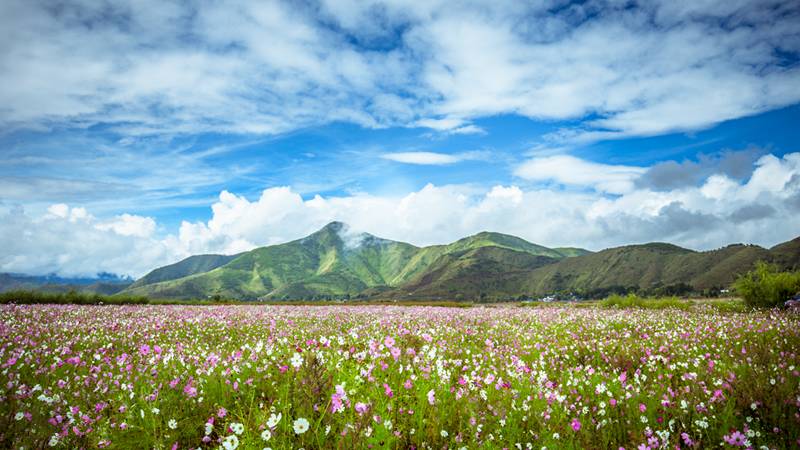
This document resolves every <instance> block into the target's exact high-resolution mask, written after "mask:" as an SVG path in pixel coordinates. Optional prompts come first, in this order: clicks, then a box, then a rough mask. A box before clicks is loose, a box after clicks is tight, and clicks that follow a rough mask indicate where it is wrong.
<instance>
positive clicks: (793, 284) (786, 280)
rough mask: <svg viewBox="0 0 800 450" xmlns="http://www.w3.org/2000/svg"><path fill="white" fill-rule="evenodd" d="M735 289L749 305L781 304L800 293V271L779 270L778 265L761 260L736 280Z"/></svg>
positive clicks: (767, 305)
mask: <svg viewBox="0 0 800 450" xmlns="http://www.w3.org/2000/svg"><path fill="white" fill-rule="evenodd" d="M734 289H735V290H736V292H737V294H739V295H740V296H741V297H742V298H743V299H744V301H745V303H747V304H748V305H749V306H753V307H774V306H780V305H782V304H783V302H785V301H786V300H788V299H789V298H791V296H792V295H794V294H797V293H800V272H779V271H778V268H777V267H776V266H774V265H772V264H767V263H765V262H759V263H758V264H756V267H755V269H753V270H751V271H750V272H747V273H746V274H744V275H742V276H740V277H739V278H738V279H737V280H736V282H735V283H734Z"/></svg>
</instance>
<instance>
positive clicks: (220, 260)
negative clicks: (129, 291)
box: [131, 255, 239, 288]
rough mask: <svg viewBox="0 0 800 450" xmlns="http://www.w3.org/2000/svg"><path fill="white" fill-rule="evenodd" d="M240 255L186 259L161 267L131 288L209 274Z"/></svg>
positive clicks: (198, 256) (196, 256)
mask: <svg viewBox="0 0 800 450" xmlns="http://www.w3.org/2000/svg"><path fill="white" fill-rule="evenodd" d="M237 256H239V255H230V256H227V255H194V256H190V257H188V258H186V259H183V260H181V261H178V262H176V263H175V264H170V265H168V266H164V267H159V268H158V269H155V270H153V271H151V272H150V273H148V274H147V275H145V276H143V277H142V278H139V279H138V280H136V281H135V282H134V283H133V284H132V285H131V288H137V287H139V286H144V285H147V284H154V283H160V282H162V281H170V280H177V279H178V278H183V277H186V276H189V275H195V274H198V273H204V272H208V271H209V270H214V269H216V268H217V267H220V266H224V265H225V264H228V263H229V262H231V261H232V260H234V259H236V257H237Z"/></svg>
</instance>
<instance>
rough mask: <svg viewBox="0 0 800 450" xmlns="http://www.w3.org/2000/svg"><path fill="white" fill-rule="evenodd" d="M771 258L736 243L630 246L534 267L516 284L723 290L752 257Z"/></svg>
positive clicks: (536, 288)
mask: <svg viewBox="0 0 800 450" xmlns="http://www.w3.org/2000/svg"><path fill="white" fill-rule="evenodd" d="M774 259H775V258H774V255H773V254H772V253H771V252H770V250H766V249H764V248H761V247H758V246H755V245H741V244H736V245H729V246H727V247H724V248H721V249H718V250H712V251H706V252H696V251H693V250H688V249H685V248H681V247H678V246H675V245H672V244H664V243H652V244H644V245H629V246H624V247H617V248H611V249H607V250H603V251H599V252H597V253H592V254H589V255H583V256H578V257H575V258H568V259H563V260H561V261H558V262H556V263H554V264H551V265H548V266H545V267H540V268H537V269H535V270H533V271H531V272H530V273H529V274H527V275H525V281H524V282H522V283H521V284H522V286H523V290H524V291H526V292H528V293H532V294H538V295H542V294H548V293H553V292H566V291H572V292H591V291H600V290H604V289H613V288H633V289H639V290H654V289H658V288H666V287H669V286H673V287H678V286H682V287H683V289H685V290H688V289H689V288H691V290H694V291H702V290H705V289H713V288H717V289H724V288H727V287H728V286H730V284H731V283H732V282H733V281H734V280H735V279H736V277H737V276H738V275H739V274H741V273H744V272H746V271H748V270H750V269H751V268H752V267H753V265H754V264H755V262H756V261H759V260H765V261H772V260H774Z"/></svg>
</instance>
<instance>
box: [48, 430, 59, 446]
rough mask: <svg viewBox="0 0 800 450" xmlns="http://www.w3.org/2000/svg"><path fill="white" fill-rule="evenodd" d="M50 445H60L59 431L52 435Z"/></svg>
mask: <svg viewBox="0 0 800 450" xmlns="http://www.w3.org/2000/svg"><path fill="white" fill-rule="evenodd" d="M47 445H49V446H50V447H55V446H56V445H58V433H56V434H54V435H52V436H50V441H49V442H48V443H47Z"/></svg>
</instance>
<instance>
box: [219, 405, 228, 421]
mask: <svg viewBox="0 0 800 450" xmlns="http://www.w3.org/2000/svg"><path fill="white" fill-rule="evenodd" d="M227 415H228V410H226V409H225V408H222V407H220V408H219V411H217V417H219V418H220V419H222V418H223V417H225V416H227Z"/></svg>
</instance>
